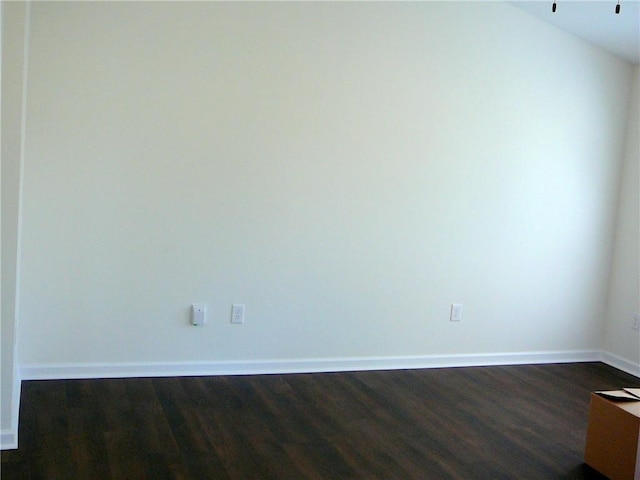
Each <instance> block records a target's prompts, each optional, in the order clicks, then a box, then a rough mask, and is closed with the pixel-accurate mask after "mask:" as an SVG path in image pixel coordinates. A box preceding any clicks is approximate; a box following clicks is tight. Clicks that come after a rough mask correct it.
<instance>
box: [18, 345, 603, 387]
mask: <svg viewBox="0 0 640 480" xmlns="http://www.w3.org/2000/svg"><path fill="white" fill-rule="evenodd" d="M601 358H602V356H601V353H600V352H599V351H596V350H588V351H584V350H577V351H564V352H530V353H497V354H477V355H426V356H412V357H368V358H318V359H298V360H250V361H220V362H201V363H199V362H179V363H152V362H150V363H132V364H125V363H116V364H83V365H81V364H54V365H24V366H22V367H21V368H20V376H21V378H22V379H24V380H50V379H72V378H127V377H171V376H209V375H259V374H277V373H317V372H347V371H363V370H404V369H418V368H450V367H473V366H489V365H522V364H542V363H569V362H595V361H600V360H601Z"/></svg>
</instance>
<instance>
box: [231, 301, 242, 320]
mask: <svg viewBox="0 0 640 480" xmlns="http://www.w3.org/2000/svg"><path fill="white" fill-rule="evenodd" d="M231 323H244V305H232V306H231Z"/></svg>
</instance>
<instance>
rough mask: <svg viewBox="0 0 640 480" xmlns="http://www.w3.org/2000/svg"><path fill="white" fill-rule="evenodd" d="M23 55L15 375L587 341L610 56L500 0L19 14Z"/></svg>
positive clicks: (616, 103)
mask: <svg viewBox="0 0 640 480" xmlns="http://www.w3.org/2000/svg"><path fill="white" fill-rule="evenodd" d="M30 49H31V50H30V51H31V53H30V58H29V91H28V110H27V115H28V117H27V144H26V161H25V179H24V182H25V183H24V216H23V222H24V229H23V235H24V237H23V245H22V248H23V264H22V280H21V295H22V302H23V306H22V311H21V317H20V336H19V339H18V341H19V349H18V351H19V363H20V365H21V367H24V368H37V367H43V366H44V367H47V366H53V365H71V366H73V365H92V364H114V363H119V362H122V363H136V362H158V363H169V362H181V361H184V362H189V361H193V362H214V361H220V362H225V361H229V362H232V361H235V360H243V361H261V360H276V359H280V360H290V359H305V358H307V359H309V358H320V359H322V358H325V359H326V358H335V357H337V358H368V357H394V356H421V355H451V354H463V353H466V354H493V353H504V352H540V351H545V352H546V351H551V352H573V351H596V350H599V349H600V348H601V347H602V338H603V319H604V318H605V315H606V298H607V295H608V277H609V271H610V267H611V252H612V247H613V231H614V222H615V209H616V205H617V199H618V195H617V187H618V180H619V177H620V166H621V160H622V154H623V147H624V145H623V144H624V132H625V130H626V127H625V122H626V119H627V115H626V113H627V107H626V105H627V100H628V92H629V88H630V82H631V72H632V69H631V67H630V66H629V65H628V64H627V63H625V62H623V61H621V60H618V59H616V58H614V57H612V56H610V55H608V54H606V53H604V52H602V51H600V50H598V49H596V48H594V47H591V46H589V45H587V44H586V43H584V42H582V41H579V40H577V39H575V38H573V37H571V36H569V35H566V34H564V33H562V32H560V31H558V30H556V29H554V28H552V27H550V26H547V25H545V24H543V23H541V22H539V21H537V20H535V19H533V18H531V17H529V16H528V15H527V14H525V13H523V12H521V11H519V10H517V9H514V8H513V7H511V6H509V5H506V4H501V3H478V4H473V3H443V2H425V3H348V4H343V3H198V2H196V3H188V4H183V3H180V4H179V3H151V2H149V3H147V2H144V3H135V4H134V3H126V4H124V3H117V2H108V3H90V2H87V3H81V2H74V3H46V2H38V3H35V4H34V5H33V12H32V24H31V42H30ZM198 302H202V303H206V304H207V305H208V324H207V325H206V326H205V327H202V328H194V327H190V326H189V325H188V317H189V313H188V312H189V306H190V304H192V303H198ZM453 302H460V303H463V304H464V305H465V312H464V318H463V321H462V322H460V323H451V322H449V321H448V315H449V306H450V304H451V303H453ZM232 303H244V304H246V306H247V319H246V324H245V325H243V326H237V325H231V324H230V323H229V316H230V308H231V304H232Z"/></svg>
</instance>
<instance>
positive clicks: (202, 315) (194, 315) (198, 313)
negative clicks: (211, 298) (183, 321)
mask: <svg viewBox="0 0 640 480" xmlns="http://www.w3.org/2000/svg"><path fill="white" fill-rule="evenodd" d="M206 314H207V306H206V305H202V304H196V305H191V325H193V326H199V325H204V324H205V323H206V321H207V318H206Z"/></svg>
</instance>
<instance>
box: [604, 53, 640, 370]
mask: <svg viewBox="0 0 640 480" xmlns="http://www.w3.org/2000/svg"><path fill="white" fill-rule="evenodd" d="M639 84H640V67H638V66H636V67H635V71H634V74H633V90H632V95H631V100H630V102H629V120H628V122H627V131H626V132H627V140H626V147H625V155H624V164H623V170H622V182H621V185H620V197H619V200H618V202H619V203H618V220H617V222H616V235H615V250H614V257H613V268H612V273H611V287H610V288H611V290H610V294H609V303H608V308H607V325H606V327H607V328H606V342H605V350H606V351H607V352H609V353H611V354H613V355H615V356H617V357H619V359H618V361H622V362H629V363H630V364H632V365H636V366H637V365H640V334H639V332H638V331H633V330H631V328H630V327H631V321H632V318H633V316H634V315H636V314H640V193H639V192H640V166H639V164H640V123H639V122H638V113H639V112H640V99H639V96H638V89H639ZM636 371H638V372H640V367H636Z"/></svg>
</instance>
